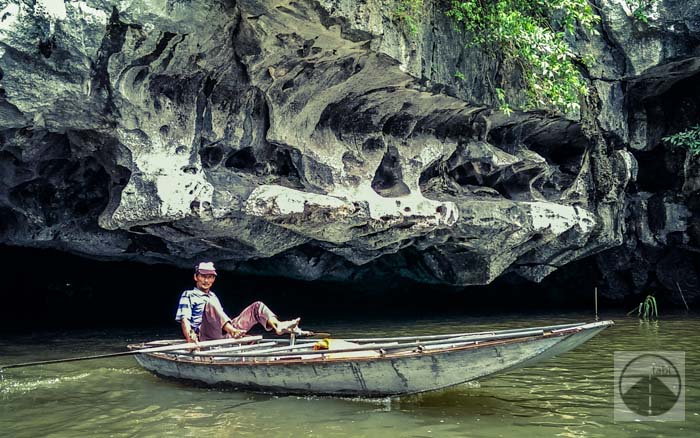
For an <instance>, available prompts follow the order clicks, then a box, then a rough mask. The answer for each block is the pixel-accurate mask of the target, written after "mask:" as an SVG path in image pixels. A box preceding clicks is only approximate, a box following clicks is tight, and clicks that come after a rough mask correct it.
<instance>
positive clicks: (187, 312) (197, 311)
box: [175, 288, 223, 332]
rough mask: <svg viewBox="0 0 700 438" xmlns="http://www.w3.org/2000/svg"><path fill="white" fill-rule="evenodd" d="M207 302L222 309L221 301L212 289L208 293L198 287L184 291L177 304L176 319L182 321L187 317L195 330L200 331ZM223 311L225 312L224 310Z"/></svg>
mask: <svg viewBox="0 0 700 438" xmlns="http://www.w3.org/2000/svg"><path fill="white" fill-rule="evenodd" d="M207 304H211V305H212V306H217V307H218V308H219V309H221V303H220V302H219V299H218V298H217V297H216V294H215V293H214V292H212V291H209V293H208V294H205V293H204V292H202V291H201V290H199V289H197V288H194V289H190V290H186V291H184V292H183V293H182V295H181V296H180V303H179V304H178V306H177V313H176V314H175V321H177V322H180V321H182V320H183V319H187V320H188V321H189V322H190V326H192V329H193V330H194V331H195V332H196V331H198V329H199V326H200V325H201V324H202V314H203V313H204V306H205V305H207ZM221 313H223V310H222V311H221Z"/></svg>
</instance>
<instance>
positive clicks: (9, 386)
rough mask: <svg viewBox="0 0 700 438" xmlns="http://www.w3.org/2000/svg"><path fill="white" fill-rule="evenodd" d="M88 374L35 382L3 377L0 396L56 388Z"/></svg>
mask: <svg viewBox="0 0 700 438" xmlns="http://www.w3.org/2000/svg"><path fill="white" fill-rule="evenodd" d="M89 376H90V373H80V374H77V375H74V376H60V377H52V378H43V379H36V380H18V379H16V378H14V377H9V376H5V377H4V378H3V379H2V380H0V395H13V394H26V393H28V392H31V391H35V390H37V389H45V388H56V387H59V386H60V385H61V384H64V383H68V382H75V381H78V380H83V379H86V378H87V377H89Z"/></svg>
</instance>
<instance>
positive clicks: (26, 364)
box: [0, 336, 262, 371]
mask: <svg viewBox="0 0 700 438" xmlns="http://www.w3.org/2000/svg"><path fill="white" fill-rule="evenodd" d="M261 339H262V336H245V337H242V338H237V339H232V338H229V339H216V340H213V341H203V342H197V343H195V342H189V343H185V344H177V345H166V346H164V347H151V348H141V349H137V350H131V351H121V352H118V353H107V354H97V355H92V356H80V357H69V358H64V359H51V360H40V361H36V362H24V363H15V364H10V365H1V366H0V371H3V370H6V369H10V368H23V367H30V366H35V365H48V364H52V363H63V362H78V361H81V360H92V359H105V358H108V357H119V356H130V355H134V354H144V353H166V352H172V351H177V350H191V349H193V348H202V347H213V346H216V345H226V344H234V343H238V344H240V343H244V342H254V341H259V340H261Z"/></svg>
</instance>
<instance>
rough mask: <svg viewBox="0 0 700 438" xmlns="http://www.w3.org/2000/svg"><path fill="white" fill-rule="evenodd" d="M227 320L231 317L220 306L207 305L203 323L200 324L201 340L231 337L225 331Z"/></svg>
mask: <svg viewBox="0 0 700 438" xmlns="http://www.w3.org/2000/svg"><path fill="white" fill-rule="evenodd" d="M227 322H229V317H228V316H227V315H226V314H225V313H224V312H223V310H221V309H220V308H219V307H218V306H212V305H210V304H207V305H205V306H204V313H203V314H202V325H200V326H199V333H198V335H199V340H200V341H210V340H213V339H224V338H229V337H230V336H229V334H228V333H226V332H224V331H223V327H224V325H225V324H226V323H227Z"/></svg>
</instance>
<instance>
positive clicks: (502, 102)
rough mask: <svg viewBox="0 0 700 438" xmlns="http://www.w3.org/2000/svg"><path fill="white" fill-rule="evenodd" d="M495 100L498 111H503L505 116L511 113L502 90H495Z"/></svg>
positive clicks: (511, 110)
mask: <svg viewBox="0 0 700 438" xmlns="http://www.w3.org/2000/svg"><path fill="white" fill-rule="evenodd" d="M496 100H498V109H499V110H501V111H503V113H504V114H505V115H506V116H509V115H511V114H512V113H513V108H511V107H510V105H509V104H508V102H506V92H505V91H504V90H503V88H496Z"/></svg>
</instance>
